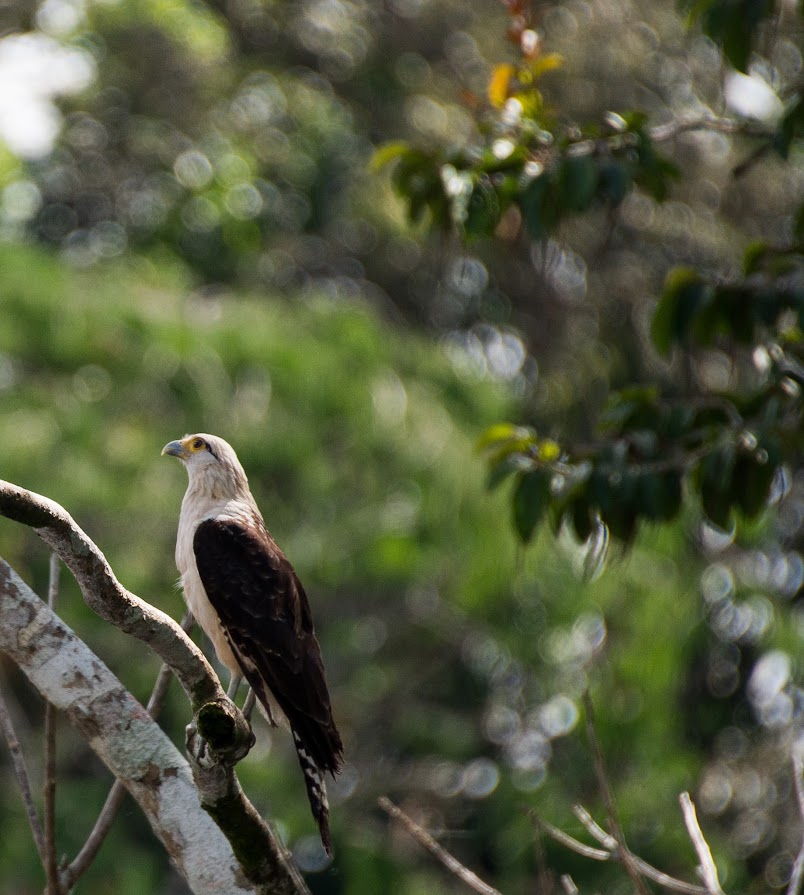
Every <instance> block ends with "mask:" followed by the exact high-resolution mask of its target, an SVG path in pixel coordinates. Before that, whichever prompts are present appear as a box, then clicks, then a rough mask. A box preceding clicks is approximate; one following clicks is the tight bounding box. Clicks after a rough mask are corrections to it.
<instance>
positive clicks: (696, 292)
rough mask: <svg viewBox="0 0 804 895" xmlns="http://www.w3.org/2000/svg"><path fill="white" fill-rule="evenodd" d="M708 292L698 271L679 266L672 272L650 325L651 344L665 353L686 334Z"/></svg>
mask: <svg viewBox="0 0 804 895" xmlns="http://www.w3.org/2000/svg"><path fill="white" fill-rule="evenodd" d="M711 295H712V291H711V289H710V287H709V286H708V284H707V283H706V281H705V280H704V279H703V277H702V276H701V275H700V273H698V271H697V270H693V269H692V268H689V267H679V268H676V269H675V270H673V271H671V273H670V274H669V275H668V277H667V282H666V283H665V287H664V292H663V293H662V297H661V299H660V300H659V306H658V308H657V309H656V313H655V314H654V317H653V325H652V328H651V335H652V337H653V343H654V345H655V346H656V348H657V349H658V350H659V351H660V352H661V353H662V354H664V355H665V356H667V355H668V354H669V353H670V348H671V347H672V345H673V344H674V343H675V342H682V341H684V340H685V339H686V338H687V337H688V335H689V330H690V325H691V323H692V320H693V318H694V317H695V315H696V313H698V312H699V311H700V310H701V309H702V308H703V307H704V306H705V305H706V303H707V302H708V301H709V300H710V299H711Z"/></svg>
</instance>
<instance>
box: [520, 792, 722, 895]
mask: <svg viewBox="0 0 804 895" xmlns="http://www.w3.org/2000/svg"><path fill="white" fill-rule="evenodd" d="M573 811H574V812H575V815H576V816H577V817H578V819H579V820H580V821H581V823H583V825H584V826H585V827H586V829H587V830H588V831H589V833H590V834H591V835H592V836H593V837H594V838H595V839H597V841H598V842H600V843H601V844H602V845H604V846H605V849H599V848H593V847H592V846H590V845H586V844H585V843H583V842H579V841H578V840H577V839H575V838H574V837H572V836H570V835H569V834H567V833H565V832H564V831H563V830H560V829H558V827H554V826H553V825H552V824H551V823H548V822H547V821H546V820H544V819H542V818H540V817H538V816H537V815H536V814H535V812H529V814H530V816H531V818H533V821H534V823H536V824H537V825H538V826H539V827H541V829H543V830H544V831H545V833H547V834H549V835H550V836H552V837H553V839H555V840H556V842H560V843H561V844H562V845H565V846H566V847H567V848H569V849H572V851H574V852H576V853H577V854H579V855H582V856H583V857H585V858H591V859H592V860H594V861H619V862H620V863H623V861H622V856H621V853H620V848H619V846H618V845H617V840H616V839H614V837H613V836H610V835H609V834H608V833H607V832H606V831H605V830H604V829H602V828H601V827H600V826H598V824H597V823H595V821H594V820H593V819H592V816H591V815H590V814H589V812H588V811H587V810H586V809H585V808H582V807H581V806H580V805H575V806H574V808H573ZM629 854H630V857H631V860H632V861H633V862H634V864H635V865H636V867H637V869H638V870H639V872H640V873H641V874H642V875H643V876H645V877H647V878H648V879H650V880H652V881H653V882H655V883H657V884H658V885H660V886H664V888H665V889H670V890H672V891H674V892H683V893H684V895H707V889H705V888H704V887H703V886H696V885H695V883H687V882H684V880H681V879H676V878H675V877H674V876H670V875H669V874H667V873H664V872H663V871H661V870H658V869H657V868H656V867H654V866H653V865H652V864H648V862H647V861H643V860H642V858H640V857H639V856H638V855H635V854H634V853H633V852H629Z"/></svg>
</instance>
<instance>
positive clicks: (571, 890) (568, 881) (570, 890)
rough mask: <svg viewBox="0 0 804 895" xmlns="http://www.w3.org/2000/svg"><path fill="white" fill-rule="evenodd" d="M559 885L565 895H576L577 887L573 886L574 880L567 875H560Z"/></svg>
mask: <svg viewBox="0 0 804 895" xmlns="http://www.w3.org/2000/svg"><path fill="white" fill-rule="evenodd" d="M561 885H562V886H563V887H564V891H565V892H566V893H567V895H578V887H577V886H576V885H575V880H574V879H573V878H572V877H571V876H570V875H569V874H568V873H564V874H562V875H561Z"/></svg>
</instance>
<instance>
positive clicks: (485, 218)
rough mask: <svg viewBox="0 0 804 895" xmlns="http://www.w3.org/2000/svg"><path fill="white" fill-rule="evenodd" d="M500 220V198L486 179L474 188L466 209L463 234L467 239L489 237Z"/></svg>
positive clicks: (483, 178)
mask: <svg viewBox="0 0 804 895" xmlns="http://www.w3.org/2000/svg"><path fill="white" fill-rule="evenodd" d="M499 220H500V198H499V196H498V195H497V191H496V190H495V189H494V186H493V185H492V183H491V181H490V180H489V178H488V177H482V178H481V179H480V180H479V181H478V182H477V183H476V184H475V186H474V189H473V190H472V194H471V196H470V197H469V202H468V204H467V207H466V220H465V221H464V222H463V232H464V234H465V235H466V236H468V237H469V238H473V237H480V236H491V235H492V234H493V233H494V228H495V227H496V226H497V224H498V223H499Z"/></svg>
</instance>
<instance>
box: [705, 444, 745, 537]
mask: <svg viewBox="0 0 804 895" xmlns="http://www.w3.org/2000/svg"><path fill="white" fill-rule="evenodd" d="M734 464H735V455H734V448H733V447H731V446H730V445H729V446H726V447H722V448H718V449H717V450H715V451H712V453H711V454H707V456H706V457H704V458H703V460H701V462H700V464H699V466H698V470H697V474H696V481H697V484H698V489H699V491H700V494H701V503H702V505H703V509H704V512H705V513H706V515H707V516H708V517H709V519H711V520H712V522H713V523H714V524H715V525H717V526H718V527H719V528H722V529H724V530H725V531H728V530H729V529H730V528H731V523H732V514H731V509H732V506H733V505H734V503H735V495H734V493H733V492H732V476H733V473H734Z"/></svg>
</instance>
